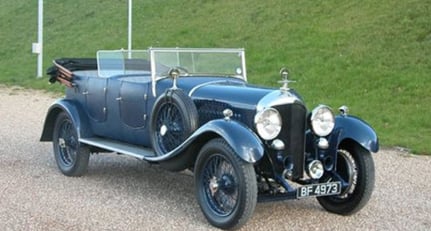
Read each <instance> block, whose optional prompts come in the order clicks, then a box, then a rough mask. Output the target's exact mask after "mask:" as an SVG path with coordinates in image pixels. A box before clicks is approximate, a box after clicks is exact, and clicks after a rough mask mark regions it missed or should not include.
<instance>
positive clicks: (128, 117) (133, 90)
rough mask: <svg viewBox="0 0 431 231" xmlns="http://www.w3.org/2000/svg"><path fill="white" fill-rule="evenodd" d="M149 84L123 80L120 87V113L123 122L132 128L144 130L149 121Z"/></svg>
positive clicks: (129, 79)
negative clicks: (147, 108)
mask: <svg viewBox="0 0 431 231" xmlns="http://www.w3.org/2000/svg"><path fill="white" fill-rule="evenodd" d="M147 92H148V83H146V82H141V81H133V79H132V78H128V79H127V80H123V81H122V83H121V87H120V92H119V97H118V98H117V100H118V101H119V113H120V118H121V121H122V122H123V123H124V124H125V125H127V126H128V127H130V128H134V129H135V128H144V127H145V125H146V120H147V117H148V116H147V112H146V107H147V98H148V95H147Z"/></svg>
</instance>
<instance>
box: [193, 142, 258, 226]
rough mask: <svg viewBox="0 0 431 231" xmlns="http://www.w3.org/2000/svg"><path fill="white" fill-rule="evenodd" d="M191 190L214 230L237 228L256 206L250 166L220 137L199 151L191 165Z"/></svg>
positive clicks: (254, 187)
mask: <svg viewBox="0 0 431 231" xmlns="http://www.w3.org/2000/svg"><path fill="white" fill-rule="evenodd" d="M195 188H196V197H197V200H198V203H199V206H200V208H201V210H202V212H203V214H204V215H205V217H206V218H207V220H208V221H209V222H210V223H211V224H212V225H214V226H216V227H218V228H222V229H231V228H239V227H240V226H242V225H243V224H244V223H245V222H246V221H247V220H248V219H249V218H250V217H251V215H252V214H253V211H254V208H255V206H256V202H257V183H256V174H255V172H254V168H253V165H252V164H250V163H247V162H245V161H244V160H242V159H240V158H239V157H238V156H237V154H235V152H234V151H233V150H232V148H231V147H230V146H229V145H228V144H227V143H226V142H225V141H224V140H223V139H220V138H217V139H214V140H211V141H209V142H208V143H207V144H206V145H205V146H204V147H203V148H202V149H201V151H200V153H199V156H198V158H197V160H196V164H195Z"/></svg>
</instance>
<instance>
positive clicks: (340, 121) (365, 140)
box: [330, 115, 379, 152]
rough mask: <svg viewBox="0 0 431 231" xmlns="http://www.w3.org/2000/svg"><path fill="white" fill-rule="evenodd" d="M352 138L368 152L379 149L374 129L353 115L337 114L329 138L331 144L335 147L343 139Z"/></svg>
mask: <svg viewBox="0 0 431 231" xmlns="http://www.w3.org/2000/svg"><path fill="white" fill-rule="evenodd" d="M347 139H350V140H353V141H355V142H356V143H358V144H359V145H361V146H362V147H363V148H365V149H367V150H368V151H370V152H378V151H379V139H378V137H377V134H376V132H375V131H374V129H373V128H372V127H371V126H370V125H369V124H368V123H367V122H365V121H363V120H362V119H360V118H358V117H355V116H350V115H348V116H342V115H340V116H337V117H336V118H335V128H334V132H333V135H332V137H331V138H330V140H331V142H330V143H331V144H333V145H334V144H335V145H336V147H334V146H333V145H332V146H333V147H332V149H335V150H336V149H337V147H338V146H339V145H340V144H341V142H343V141H344V140H347ZM334 140H336V142H332V141H334Z"/></svg>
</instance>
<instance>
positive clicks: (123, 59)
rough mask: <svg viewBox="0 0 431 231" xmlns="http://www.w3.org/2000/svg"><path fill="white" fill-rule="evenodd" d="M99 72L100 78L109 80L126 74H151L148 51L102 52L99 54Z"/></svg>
mask: <svg viewBox="0 0 431 231" xmlns="http://www.w3.org/2000/svg"><path fill="white" fill-rule="evenodd" d="M97 70H98V75H99V76H100V77H105V78H109V77H112V76H117V75H126V74H149V73H150V62H149V58H148V51H147V50H133V51H127V50H102V51H98V52H97Z"/></svg>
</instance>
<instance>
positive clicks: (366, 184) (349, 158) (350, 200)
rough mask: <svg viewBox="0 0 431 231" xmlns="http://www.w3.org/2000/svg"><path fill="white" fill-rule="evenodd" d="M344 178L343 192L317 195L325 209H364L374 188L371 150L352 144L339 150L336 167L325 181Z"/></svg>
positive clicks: (349, 211)
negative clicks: (332, 194) (334, 194)
mask: <svg viewBox="0 0 431 231" xmlns="http://www.w3.org/2000/svg"><path fill="white" fill-rule="evenodd" d="M323 181H324V182H327V181H341V182H342V185H344V187H343V190H342V192H341V194H340V195H336V196H327V197H318V198H317V200H318V201H319V203H320V204H321V205H322V206H323V208H325V209H326V210H328V211H330V212H333V213H337V214H341V215H350V214H353V213H355V212H357V211H359V210H360V209H362V208H363V207H364V206H365V204H366V203H367V202H368V200H369V199H370V197H371V194H372V191H373V188H374V162H373V158H372V156H371V153H370V152H369V151H367V150H365V149H364V148H362V147H360V146H358V145H353V146H348V147H347V146H346V147H342V148H341V149H339V150H338V155H337V164H336V171H335V172H333V173H330V174H327V175H325V176H324V177H323V178H322V182H323Z"/></svg>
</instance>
